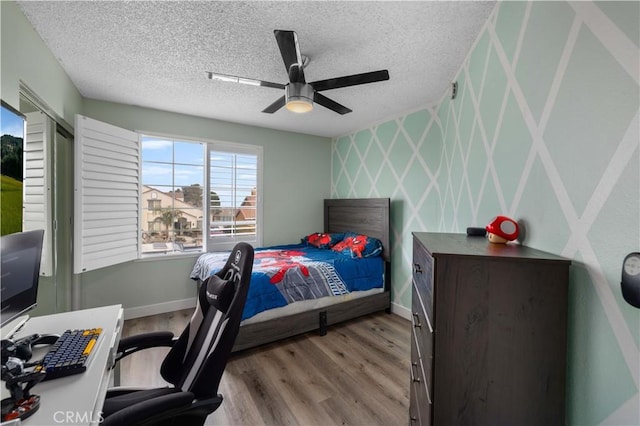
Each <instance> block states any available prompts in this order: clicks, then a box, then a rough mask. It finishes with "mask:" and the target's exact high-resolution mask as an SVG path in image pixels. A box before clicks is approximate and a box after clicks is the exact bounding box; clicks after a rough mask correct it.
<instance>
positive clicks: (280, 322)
mask: <svg viewBox="0 0 640 426" xmlns="http://www.w3.org/2000/svg"><path fill="white" fill-rule="evenodd" d="M389 210H390V201H389V199H388V198H366V199H365V198H362V199H328V200H325V201H324V230H323V232H324V233H327V234H331V235H332V236H340V237H338V239H340V238H342V237H341V235H343V234H345V235H346V236H348V235H366V236H367V237H371V239H372V240H373V241H375V240H377V241H379V242H380V244H381V250H376V253H377V252H379V253H378V255H375V256H369V257H363V258H357V259H355V260H354V259H351V257H350V256H345V255H344V254H341V253H337V252H336V251H334V250H331V249H329V248H326V246H325V247H324V248H317V247H314V246H313V245H309V244H308V243H305V242H300V243H296V244H288V245H281V246H273V247H266V248H256V252H255V261H254V273H253V274H252V281H251V287H250V289H249V295H248V297H247V304H246V306H245V312H244V314H243V321H242V323H241V326H240V332H239V333H238V337H237V338H236V343H235V345H234V348H233V350H234V351H239V350H243V349H248V348H251V347H254V346H259V345H262V344H265V343H270V342H273V341H277V340H280V339H284V338H287V337H291V336H294V335H297V334H301V333H306V332H308V331H313V330H319V332H320V334H321V335H324V334H326V332H327V326H329V325H332V324H335V323H338V322H341V321H345V320H348V319H352V318H356V317H358V316H362V315H366V314H369V313H373V312H377V311H381V310H387V311H389V309H390V299H391V298H390V276H391V273H390V259H391V250H390V241H389V240H390V232H389V223H390V222H389V213H390V212H389ZM301 237H302V236H301ZM374 239H375V240H374ZM335 242H336V241H333V243H335ZM351 249H352V250H353V247H352V248H351ZM352 253H353V251H352ZM227 256H228V253H204V254H202V255H201V256H200V257H199V258H198V260H197V261H196V263H195V265H194V267H193V270H192V273H191V278H192V279H194V280H197V281H198V282H202V281H203V280H204V279H206V277H208V276H209V275H211V274H212V273H215V272H216V271H217V270H218V269H219V268H220V267H221V266H222V265H223V264H224V261H225V260H226V257H227ZM354 256H355V255H354ZM355 257H357V256H355ZM303 278H304V279H305V280H306V281H307V282H308V283H309V285H306V286H305V287H304V288H303V287H302V286H301V285H297V284H296V282H298V281H297V280H301V279H303ZM334 278H335V279H334ZM307 293H310V294H307ZM309 297H310V298H309Z"/></svg>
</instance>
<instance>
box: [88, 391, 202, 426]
mask: <svg viewBox="0 0 640 426" xmlns="http://www.w3.org/2000/svg"><path fill="white" fill-rule="evenodd" d="M193 400H194V395H193V393H191V392H176V393H172V394H168V395H162V396H159V397H156V398H152V399H149V400H147V401H142V402H139V403H137V404H134V405H132V406H130V407H127V408H123V409H122V410H119V411H116V412H115V413H113V414H111V415H110V416H107V417H106V418H105V419H104V421H102V422H101V423H100V425H101V426H134V425H142V424H154V423H159V422H160V421H161V420H163V419H167V418H171V417H172V415H174V414H176V413H179V412H181V411H184V410H186V409H188V408H189V407H190V406H191V403H192V402H193Z"/></svg>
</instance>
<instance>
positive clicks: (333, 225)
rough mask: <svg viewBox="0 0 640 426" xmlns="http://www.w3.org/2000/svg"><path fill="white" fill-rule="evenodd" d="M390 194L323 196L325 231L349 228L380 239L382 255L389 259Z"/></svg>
mask: <svg viewBox="0 0 640 426" xmlns="http://www.w3.org/2000/svg"><path fill="white" fill-rule="evenodd" d="M390 205H391V203H390V200H389V198H345V199H332V200H324V232H346V231H351V232H355V233H358V234H363V235H367V236H369V237H374V238H377V239H379V240H380V241H381V242H382V247H383V251H382V257H383V258H384V260H385V261H387V262H390V261H391V239H390V227H391V221H390V217H389V213H390Z"/></svg>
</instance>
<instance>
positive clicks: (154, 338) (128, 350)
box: [116, 331, 177, 362]
mask: <svg viewBox="0 0 640 426" xmlns="http://www.w3.org/2000/svg"><path fill="white" fill-rule="evenodd" d="M176 340H177V339H176V338H174V336H173V333H172V332H170V331H154V332H151V333H143V334H136V335H134V336H128V337H124V338H122V339H120V343H119V344H118V352H117V354H116V362H117V361H120V360H121V359H122V358H124V357H125V356H129V355H131V354H132V353H135V352H138V351H141V350H143V349H148V348H155V347H162V346H168V347H171V346H173V344H174V343H175V342H176Z"/></svg>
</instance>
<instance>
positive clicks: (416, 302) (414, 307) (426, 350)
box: [411, 282, 433, 358]
mask: <svg viewBox="0 0 640 426" xmlns="http://www.w3.org/2000/svg"><path fill="white" fill-rule="evenodd" d="M415 287H416V283H415V282H414V283H413V293H412V297H411V326H412V329H413V331H414V332H415V333H416V334H417V335H418V343H419V348H418V352H419V353H420V356H421V357H423V358H424V357H425V355H426V354H431V352H432V349H433V323H432V322H431V320H430V319H429V317H428V316H427V312H426V309H425V306H424V303H422V298H421V297H420V294H419V293H418V292H417V291H416V288H415Z"/></svg>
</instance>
